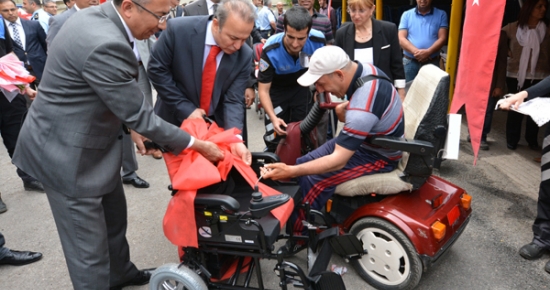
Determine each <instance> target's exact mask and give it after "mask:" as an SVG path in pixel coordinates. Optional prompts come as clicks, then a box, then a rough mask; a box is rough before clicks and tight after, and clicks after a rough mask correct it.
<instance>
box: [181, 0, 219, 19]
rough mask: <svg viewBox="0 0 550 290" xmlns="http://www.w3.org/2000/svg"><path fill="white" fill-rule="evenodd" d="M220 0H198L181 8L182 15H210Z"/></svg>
mask: <svg viewBox="0 0 550 290" xmlns="http://www.w3.org/2000/svg"><path fill="white" fill-rule="evenodd" d="M219 3H220V0H199V1H195V2H193V3H191V4H189V5H185V7H184V8H183V15H184V16H199V15H212V14H214V11H215V9H217V6H218V4H219Z"/></svg>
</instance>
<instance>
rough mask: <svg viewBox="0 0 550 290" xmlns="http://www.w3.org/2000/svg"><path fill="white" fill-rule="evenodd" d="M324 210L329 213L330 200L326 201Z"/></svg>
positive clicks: (330, 207)
mask: <svg viewBox="0 0 550 290" xmlns="http://www.w3.org/2000/svg"><path fill="white" fill-rule="evenodd" d="M325 210H326V212H327V213H330V211H331V210H332V199H329V200H327V204H326V206H325Z"/></svg>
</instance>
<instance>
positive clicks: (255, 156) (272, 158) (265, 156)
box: [252, 152, 281, 163]
mask: <svg viewBox="0 0 550 290" xmlns="http://www.w3.org/2000/svg"><path fill="white" fill-rule="evenodd" d="M259 159H262V160H264V163H275V162H281V159H279V156H277V154H275V153H273V152H252V162H253V163H254V162H255V161H257V160H259Z"/></svg>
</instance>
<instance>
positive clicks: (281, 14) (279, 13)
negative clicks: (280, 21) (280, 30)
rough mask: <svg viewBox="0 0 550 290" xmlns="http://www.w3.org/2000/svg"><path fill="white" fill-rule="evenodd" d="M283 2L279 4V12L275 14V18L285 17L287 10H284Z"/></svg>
mask: <svg viewBox="0 0 550 290" xmlns="http://www.w3.org/2000/svg"><path fill="white" fill-rule="evenodd" d="M283 8H284V6H283V2H277V12H275V17H279V16H283V14H285V12H286V10H284V9H283Z"/></svg>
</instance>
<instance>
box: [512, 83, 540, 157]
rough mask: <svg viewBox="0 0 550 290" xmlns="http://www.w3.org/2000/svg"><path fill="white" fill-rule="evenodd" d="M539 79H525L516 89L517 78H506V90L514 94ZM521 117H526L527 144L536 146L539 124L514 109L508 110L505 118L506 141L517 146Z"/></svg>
mask: <svg viewBox="0 0 550 290" xmlns="http://www.w3.org/2000/svg"><path fill="white" fill-rule="evenodd" d="M539 81H540V80H525V82H524V83H523V87H521V88H520V90H518V80H517V79H516V78H506V85H507V86H508V92H509V93H511V94H515V93H517V92H519V91H522V90H525V89H527V88H529V87H531V86H533V85H535V84H537V83H538V82H539ZM523 117H527V120H526V123H525V140H526V141H527V144H529V145H531V146H538V140H537V138H538V134H539V126H537V123H535V122H534V121H533V119H531V117H529V116H525V115H523V114H520V113H516V112H514V111H509V112H508V119H506V143H508V144H509V145H512V146H514V147H515V146H517V144H518V142H519V139H520V138H521V123H522V121H523Z"/></svg>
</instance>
